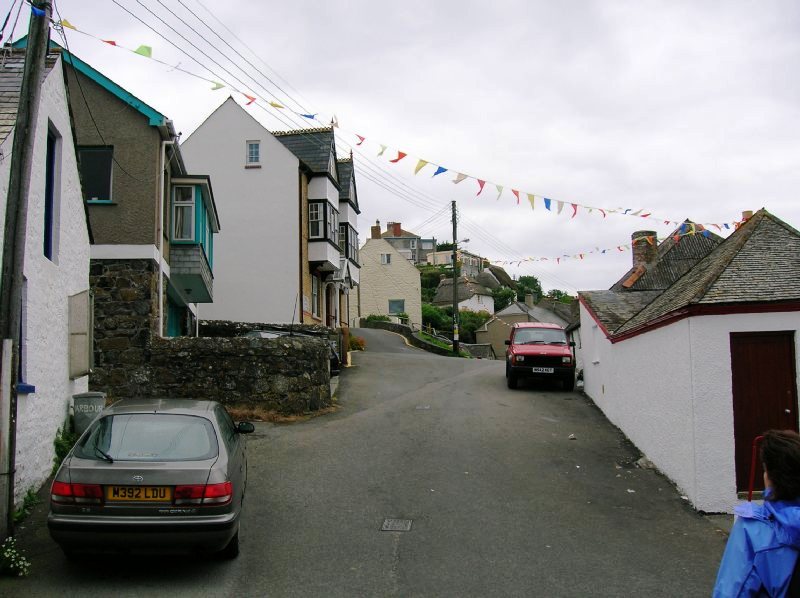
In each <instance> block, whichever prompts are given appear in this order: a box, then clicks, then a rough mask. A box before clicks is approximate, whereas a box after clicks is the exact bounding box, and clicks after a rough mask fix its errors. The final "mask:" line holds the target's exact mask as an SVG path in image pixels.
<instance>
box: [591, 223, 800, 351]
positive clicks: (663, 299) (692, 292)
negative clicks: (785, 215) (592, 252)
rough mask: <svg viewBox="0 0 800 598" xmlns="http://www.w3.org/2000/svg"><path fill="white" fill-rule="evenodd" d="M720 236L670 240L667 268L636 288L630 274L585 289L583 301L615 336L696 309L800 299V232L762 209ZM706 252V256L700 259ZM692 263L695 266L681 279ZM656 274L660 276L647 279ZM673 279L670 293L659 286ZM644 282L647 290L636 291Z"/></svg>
mask: <svg viewBox="0 0 800 598" xmlns="http://www.w3.org/2000/svg"><path fill="white" fill-rule="evenodd" d="M715 237H716V235H713V236H712V235H708V236H703V235H691V236H686V237H682V239H681V241H680V242H679V243H677V244H675V243H674V241H673V240H672V239H667V240H666V241H664V242H662V244H665V245H666V247H665V248H663V249H662V247H661V246H659V255H662V254H663V255H664V256H666V259H667V260H668V261H671V264H667V265H666V266H667V267H665V268H662V269H660V270H659V269H658V268H657V267H656V268H655V269H651V270H650V271H648V272H647V273H646V274H645V275H643V276H642V277H641V278H640V279H639V280H638V281H637V282H636V283H635V284H634V285H633V286H632V287H631V288H629V289H625V288H622V287H621V286H620V285H621V282H622V281H623V280H625V278H626V277H627V276H628V275H629V274H631V272H632V271H630V272H629V273H628V274H627V275H626V277H623V278H622V279H620V281H618V282H617V283H616V284H615V285H614V286H612V288H611V289H609V290H608V291H582V292H581V293H580V296H581V299H582V301H583V302H584V304H585V305H586V306H587V308H588V309H589V310H590V311H591V312H592V313H593V314H594V316H595V317H596V318H597V319H598V321H599V322H600V323H601V324H602V325H603V326H604V327H605V329H606V330H607V331H608V334H609V336H610V337H615V336H621V335H625V334H628V333H632V332H634V331H637V330H640V329H643V328H646V327H647V326H648V325H650V324H652V323H654V322H656V321H658V320H660V319H661V318H663V317H668V316H669V315H671V314H676V313H679V312H680V311H681V310H684V309H686V308H688V307H690V306H695V305H721V304H753V303H759V304H764V303H775V302H787V301H798V300H800V232H798V231H797V230H795V229H794V228H792V227H791V226H789V225H788V224H786V223H785V222H783V221H782V220H780V219H779V218H777V217H775V216H773V215H772V214H770V213H769V212H767V211H766V210H764V209H761V210H759V211H758V212H756V213H755V214H754V215H753V216H752V217H751V218H750V219H749V220H747V221H746V222H745V223H744V224H742V225H741V226H740V227H739V228H738V229H737V230H736V231H735V232H734V233H733V234H732V235H731V236H730V237H728V238H727V239H724V240H722V241H718V240H717V239H715ZM702 239H706V241H710V242H706V241H703V240H702ZM687 241H690V242H689V243H686V242H687ZM683 243H686V245H685V246H684V248H683V250H681V245H682V244H683ZM703 250H705V251H706V252H707V253H706V254H705V256H703V257H701V258H700V259H697V258H698V256H699V254H700V253H701V252H702V251H703ZM687 261H693V262H694V264H693V266H691V267H690V268H689V269H688V270H686V271H685V272H684V273H683V275H682V276H678V274H679V273H680V271H681V270H682V269H683V268H685V265H686V264H685V263H684V262H687ZM651 273H654V274H655V275H654V276H652V277H650V278H649V279H647V276H648V275H649V274H651ZM670 276H678V277H677V278H676V279H675V280H674V281H673V282H672V284H670V285H669V286H668V287H667V288H666V289H661V288H659V287H660V286H663V284H665V281H666V280H669V277H670ZM640 282H641V283H642V284H641V285H639V286H641V287H644V288H646V289H648V290H637V288H636V287H637V284H639V283H640Z"/></svg>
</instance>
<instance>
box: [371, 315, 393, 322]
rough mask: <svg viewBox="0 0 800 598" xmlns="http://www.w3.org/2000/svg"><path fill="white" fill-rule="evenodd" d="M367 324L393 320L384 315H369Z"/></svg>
mask: <svg viewBox="0 0 800 598" xmlns="http://www.w3.org/2000/svg"><path fill="white" fill-rule="evenodd" d="M365 319H366V321H367V322H391V321H392V319H391V318H390V317H389V316H386V315H383V314H369V315H368V316H367V317H366V318H365Z"/></svg>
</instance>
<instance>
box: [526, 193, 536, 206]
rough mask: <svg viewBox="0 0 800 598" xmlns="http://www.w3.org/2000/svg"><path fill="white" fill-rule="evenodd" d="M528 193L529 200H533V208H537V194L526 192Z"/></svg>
mask: <svg viewBox="0 0 800 598" xmlns="http://www.w3.org/2000/svg"><path fill="white" fill-rule="evenodd" d="M526 195H527V196H528V201H529V202H531V210H535V209H536V203H535V202H534V200H535V199H536V196H535V195H534V194H533V193H526Z"/></svg>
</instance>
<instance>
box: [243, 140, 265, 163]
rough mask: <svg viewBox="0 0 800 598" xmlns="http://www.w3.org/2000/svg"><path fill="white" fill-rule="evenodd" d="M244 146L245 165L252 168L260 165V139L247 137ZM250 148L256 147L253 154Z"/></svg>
mask: <svg viewBox="0 0 800 598" xmlns="http://www.w3.org/2000/svg"><path fill="white" fill-rule="evenodd" d="M244 148H245V152H244V164H245V167H249V168H254V167H257V166H261V140H260V139H248V140H247V141H245V145H244ZM252 148H256V151H255V155H254V154H253V152H252V151H251V150H252ZM253 158H255V159H253Z"/></svg>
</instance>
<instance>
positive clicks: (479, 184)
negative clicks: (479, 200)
mask: <svg viewBox="0 0 800 598" xmlns="http://www.w3.org/2000/svg"><path fill="white" fill-rule="evenodd" d="M475 180H476V181H478V187H480V189H479V190H478V192H477V193H476V194H475V197H478V196H479V195H480V194H481V193H483V186H484V185H485V184H486V181H482V180H480V179H475Z"/></svg>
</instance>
